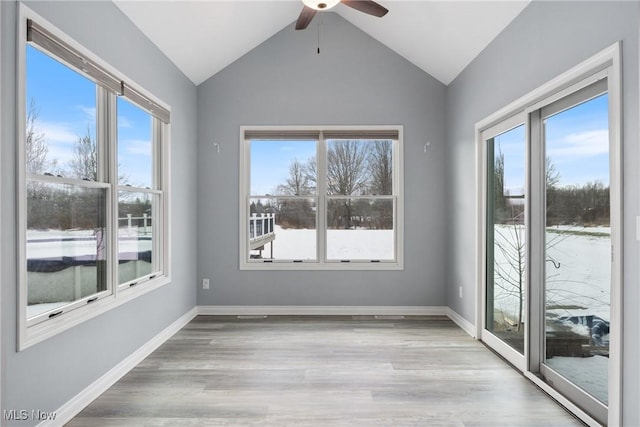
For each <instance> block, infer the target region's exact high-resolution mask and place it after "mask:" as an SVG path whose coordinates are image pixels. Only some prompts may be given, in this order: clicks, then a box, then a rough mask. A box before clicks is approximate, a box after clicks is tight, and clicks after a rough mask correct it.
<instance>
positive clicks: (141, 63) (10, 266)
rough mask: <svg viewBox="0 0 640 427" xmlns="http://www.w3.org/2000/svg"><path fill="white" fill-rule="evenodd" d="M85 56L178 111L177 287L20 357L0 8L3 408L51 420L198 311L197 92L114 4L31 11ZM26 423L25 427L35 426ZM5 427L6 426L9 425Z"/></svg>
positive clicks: (5, 13)
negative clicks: (92, 55) (73, 42)
mask: <svg viewBox="0 0 640 427" xmlns="http://www.w3.org/2000/svg"><path fill="white" fill-rule="evenodd" d="M28 5H29V6H30V7H31V8H32V9H33V10H34V11H35V12H37V13H39V14H40V15H42V16H43V17H44V18H45V19H47V20H49V21H51V22H52V23H53V24H54V25H56V26H57V27H59V28H60V29H62V30H63V31H65V32H66V33H67V34H68V35H69V36H71V37H73V38H74V39H76V40H77V41H78V42H80V43H81V44H82V45H84V46H85V47H86V48H88V49H90V50H91V51H93V52H94V53H95V54H97V55H99V56H100V57H102V58H103V59H104V60H105V61H107V62H108V63H109V64H111V65H112V66H114V67H116V68H117V69H119V70H120V71H121V72H123V73H124V74H126V75H127V76H129V78H131V79H133V80H134V81H136V82H137V83H138V84H140V85H141V86H142V87H144V88H145V89H147V90H149V91H150V92H152V93H154V94H155V95H156V96H157V97H158V98H160V99H162V100H164V101H165V102H167V103H168V104H170V105H171V107H172V125H171V137H172V144H173V145H172V149H171V162H172V171H173V176H172V182H171V188H172V189H173V190H174V191H173V194H172V203H171V215H172V218H173V221H172V236H171V238H172V253H173V259H172V275H173V281H172V283H171V284H169V285H167V286H164V287H162V288H160V289H158V290H156V291H154V292H152V293H149V294H147V295H145V296H143V297H140V298H138V299H136V300H134V301H132V302H129V303H127V304H124V305H122V306H120V307H118V308H116V309H114V310H111V311H109V312H108V313H106V314H104V315H101V316H99V317H96V318H94V319H92V320H90V321H88V322H85V323H83V324H82V325H80V326H77V327H75V328H72V329H70V330H67V331H66V332H63V333H61V334H58V335H56V336H55V337H53V338H50V339H48V340H46V341H44V342H42V343H40V344H37V345H35V346H33V347H30V348H28V349H27V350H25V351H22V352H16V351H15V349H16V333H15V331H16V305H15V301H16V277H17V276H16V265H17V260H16V256H15V246H14V242H15V236H16V229H15V207H16V198H15V191H14V189H15V178H14V177H15V141H16V128H15V121H16V117H15V110H16V108H15V105H16V100H15V89H14V88H15V83H14V82H15V79H16V70H15V49H16V48H15V46H16V39H15V29H16V16H17V15H16V14H17V5H16V3H14V2H10V1H2V2H0V7H2V19H3V23H2V31H3V34H2V47H1V52H0V53H1V64H2V94H3V99H2V113H3V117H2V145H1V146H0V149H1V150H2V157H1V160H2V167H1V168H0V169H1V170H2V174H3V177H2V188H1V200H2V224H1V227H2V238H3V239H2V242H0V254H1V256H0V259H1V262H2V277H1V278H0V279H1V282H0V283H1V292H2V352H3V354H2V362H3V367H2V388H3V389H2V393H1V394H2V399H3V400H2V408H3V409H28V410H31V409H40V410H45V411H53V410H56V409H58V408H59V407H60V406H61V405H63V404H64V403H66V402H67V401H68V400H69V399H71V398H72V397H74V396H75V395H76V394H77V393H79V392H80V391H82V390H83V389H84V388H85V387H87V386H88V385H90V384H91V383H92V382H93V381H95V380H96V379H98V378H99V377H100V376H101V375H103V374H104V373H105V372H107V371H108V370H109V369H111V368H113V367H114V366H115V365H116V364H118V363H119V362H121V361H122V360H123V359H124V358H126V357H127V356H129V355H130V354H131V353H132V352H133V351H135V350H136V349H138V348H139V347H140V346H141V345H143V344H144V343H146V342H147V341H148V340H149V339H151V338H152V337H153V336H155V335H156V334H157V333H159V332H160V331H161V330H162V329H164V328H165V327H167V326H168V325H169V324H171V323H172V322H173V321H175V320H176V319H177V318H179V317H180V316H181V315H183V314H185V313H186V312H187V311H189V310H190V309H191V308H193V307H194V305H195V302H196V301H195V283H196V275H195V271H196V256H195V249H196V248H195V244H194V241H195V239H196V229H195V224H196V212H195V209H194V207H195V206H196V199H197V198H196V174H195V171H194V167H193V165H194V164H195V163H196V155H197V151H196V142H197V141H196V128H197V127H196V98H197V93H196V87H195V85H194V84H193V83H191V82H190V81H189V80H188V79H187V78H186V77H185V76H184V75H183V74H182V73H181V72H180V71H178V69H177V68H176V67H175V66H174V65H173V64H172V63H171V62H170V61H169V60H168V59H167V58H166V57H165V56H164V55H162V54H161V53H160V52H159V50H158V49H157V48H156V47H155V45H153V44H152V43H151V42H150V41H149V40H148V39H147V38H146V37H145V36H143V35H142V33H140V31H139V30H138V29H137V28H136V27H135V26H134V25H133V24H132V23H131V22H130V21H129V20H128V19H127V18H126V17H125V16H124V14H122V13H121V12H120V10H119V9H118V8H117V7H116V6H115V5H113V3H111V2H76V1H74V2H30V3H29V4H28ZM29 424H30V423H29V422H21V423H20V425H29ZM3 425H4V424H3Z"/></svg>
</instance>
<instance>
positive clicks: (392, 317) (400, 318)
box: [375, 315, 404, 320]
mask: <svg viewBox="0 0 640 427" xmlns="http://www.w3.org/2000/svg"><path fill="white" fill-rule="evenodd" d="M375 318H376V319H380V320H403V319H404V316H382V315H380V316H379V315H376V316H375Z"/></svg>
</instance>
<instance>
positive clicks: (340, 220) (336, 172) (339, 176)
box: [327, 140, 370, 229]
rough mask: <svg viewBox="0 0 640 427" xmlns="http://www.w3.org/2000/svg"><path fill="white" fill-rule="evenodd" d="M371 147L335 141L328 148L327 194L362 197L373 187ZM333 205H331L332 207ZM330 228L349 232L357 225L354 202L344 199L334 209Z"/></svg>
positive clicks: (335, 204)
mask: <svg viewBox="0 0 640 427" xmlns="http://www.w3.org/2000/svg"><path fill="white" fill-rule="evenodd" d="M367 148H368V147H367V145H365V144H363V143H361V142H359V141H353V140H345V141H334V142H333V143H331V144H330V145H329V148H328V149H327V193H328V194H330V195H341V196H352V195H353V196H355V195H361V194H362V193H364V192H365V191H366V189H367V186H368V185H369V178H370V176H369V165H368V160H369V152H368V150H367ZM330 206H331V205H330ZM330 211H331V212H330V215H331V217H332V219H331V224H330V226H333V227H337V228H345V229H349V228H351V226H352V225H353V222H352V220H353V216H354V215H353V207H352V204H351V199H341V200H340V201H339V202H338V201H336V202H335V203H333V208H331V207H330Z"/></svg>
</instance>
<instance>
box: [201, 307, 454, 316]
mask: <svg viewBox="0 0 640 427" xmlns="http://www.w3.org/2000/svg"><path fill="white" fill-rule="evenodd" d="M197 309H198V314H202V315H213V316H269V315H270V316H278V315H280V316H375V315H379V316H446V315H447V307H441V306H351V305H350V306H347V305H344V306H342V305H332V306H315V305H313V306H312V305H282V306H276V305H266V306H265V305H201V306H198V307H197Z"/></svg>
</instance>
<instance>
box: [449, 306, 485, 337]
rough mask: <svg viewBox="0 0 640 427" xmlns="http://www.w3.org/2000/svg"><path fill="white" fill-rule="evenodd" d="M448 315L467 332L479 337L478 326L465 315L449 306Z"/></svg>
mask: <svg viewBox="0 0 640 427" xmlns="http://www.w3.org/2000/svg"><path fill="white" fill-rule="evenodd" d="M447 317H448V318H449V319H451V320H453V323H455V324H456V325H458V326H459V327H460V329H462V330H463V331H465V332H466V333H467V334H469V335H471V336H472V337H473V338H478V337H477V336H476V335H477V333H476V326H475V325H474V324H473V323H471V322H469V321H468V320H467V319H465V318H464V317H462V316H460V315H459V314H458V313H456V312H455V311H453V310H452V309H451V308H449V307H447Z"/></svg>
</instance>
